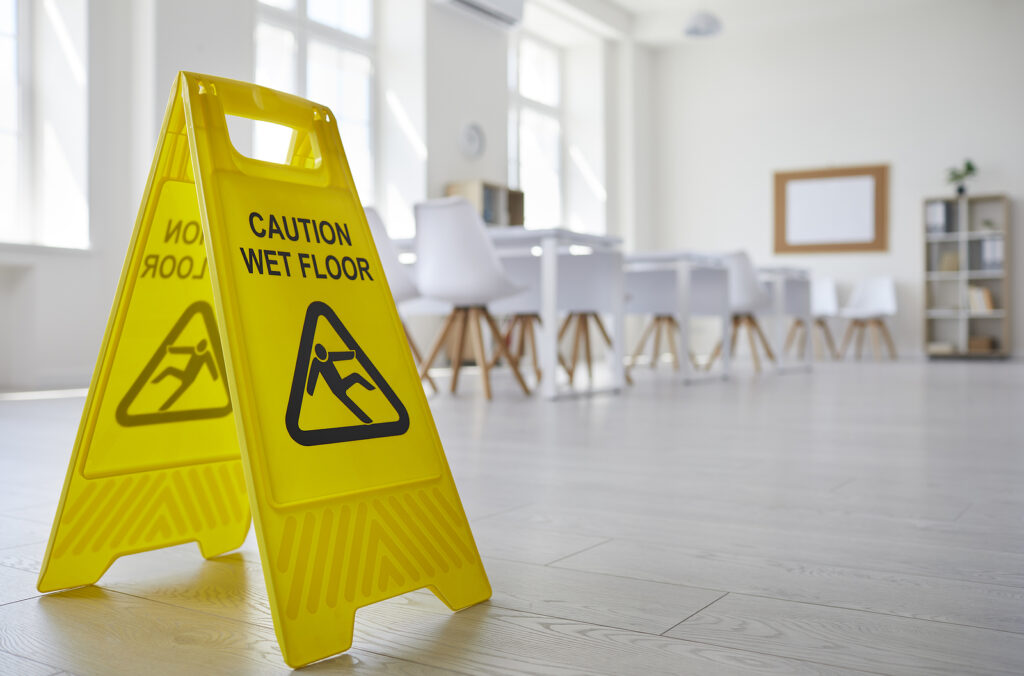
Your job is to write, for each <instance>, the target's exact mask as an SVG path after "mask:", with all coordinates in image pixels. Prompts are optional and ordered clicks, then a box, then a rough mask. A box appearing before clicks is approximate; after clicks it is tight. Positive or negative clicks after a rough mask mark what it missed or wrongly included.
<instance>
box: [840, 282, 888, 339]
mask: <svg viewBox="0 0 1024 676" xmlns="http://www.w3.org/2000/svg"><path fill="white" fill-rule="evenodd" d="M895 314H896V282H895V281H894V280H893V278H892V277H873V278H870V279H863V280H861V281H859V282H857V283H856V284H855V285H854V287H853V291H852V292H851V293H850V299H849V300H848V301H847V302H846V305H844V306H843V309H841V310H840V311H839V316H840V317H845V318H846V319H849V320H850V325H849V327H848V328H847V329H846V336H845V337H844V338H843V346H842V347H841V348H840V349H839V352H840V354H841V355H842V356H844V357H845V356H846V348H847V347H849V345H850V340H851V339H852V338H853V334H854V332H856V333H857V359H860V357H861V352H862V348H863V346H864V333H865V331H866V330H867V329H868V328H872V329H874V332H873V333H872V334H871V338H872V341H871V351H872V352H873V353H874V355H875V358H876V359H877V358H881V356H882V348H881V345H879V339H878V337H879V335H880V336H881V337H882V338H883V339H884V340H885V345H886V347H887V348H888V350H889V358H890V359H896V346H895V345H893V342H892V336H891V335H889V329H887V328H886V326H885V318H886V317H892V316H894V315H895Z"/></svg>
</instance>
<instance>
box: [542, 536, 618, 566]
mask: <svg viewBox="0 0 1024 676" xmlns="http://www.w3.org/2000/svg"><path fill="white" fill-rule="evenodd" d="M614 539H615V538H605V539H604V540H602V541H601V542H595V543H594V544H592V545H590V546H588V547H584V548H583V549H580V550H578V551H575V552H573V553H571V554H566V555H565V556H560V557H558V558H557V559H555V560H554V561H548V562H547V563H545V564H543V565H545V566H554V565H555V564H556V563H558V562H559V561H563V560H565V559H567V558H569V557H570V556H576V555H577V554H582V553H583V552H589V551H590V550H591V549H593V548H594V547H600V546H601V545H606V544H608V543H609V542H611V541H612V540H614Z"/></svg>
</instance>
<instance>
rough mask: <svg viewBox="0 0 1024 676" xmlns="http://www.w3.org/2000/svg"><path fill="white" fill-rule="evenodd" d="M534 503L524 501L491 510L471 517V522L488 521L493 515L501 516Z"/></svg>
mask: <svg viewBox="0 0 1024 676" xmlns="http://www.w3.org/2000/svg"><path fill="white" fill-rule="evenodd" d="M533 504H534V503H532V502H527V503H524V504H522V505H516V506H515V507H509V508H507V509H500V510H498V511H497V512H491V513H490V514H486V515H484V516H476V517H472V518H470V522H471V523H475V522H477V521H486V520H487V519H490V518H491V517H494V516H501V515H502V514H508V513H509V512H514V511H515V510H517V509H522V508H524V507H530V506H531V505H533ZM467 516H468V513H467Z"/></svg>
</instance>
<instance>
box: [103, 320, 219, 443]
mask: <svg viewBox="0 0 1024 676" xmlns="http://www.w3.org/2000/svg"><path fill="white" fill-rule="evenodd" d="M182 357H187V358H188V359H187V360H183V359H182ZM204 372H209V375H208V376H206V377H201V376H203V373H204ZM224 372H225V371H224V356H223V354H222V353H221V346H220V335H219V334H218V333H217V319H216V317H215V316H214V314H213V308H212V307H211V306H210V304H209V303H206V302H204V301H198V302H196V303H193V304H192V305H189V306H188V307H187V308H185V311H184V312H183V313H182V315H181V317H179V318H178V321H176V322H175V323H174V326H173V327H171V330H170V331H168V332H167V336H166V337H164V339H163V341H162V342H161V343H160V345H159V347H157V348H156V350H155V351H154V352H153V356H152V357H150V359H149V361H148V362H147V363H146V365H145V366H144V367H143V368H142V372H141V373H139V375H138V377H136V379H135V382H133V383H132V386H131V388H129V390H128V391H127V392H126V393H125V395H124V397H123V398H122V399H121V402H120V403H119V404H118V406H117V416H116V417H117V422H118V423H119V424H121V425H122V426H124V427H133V426H135V425H152V424H156V423H167V422H180V421H184V420H201V419H204V418H219V417H221V416H225V415H227V414H229V413H231V396H230V395H229V393H228V385H227V382H226V379H225V378H221V375H222V374H223V373H224ZM175 380H177V381H178V383H177V386H175V388H174V390H173V391H172V392H171V393H170V394H169V395H168V394H167V388H168V384H173V383H174V381H175ZM165 381H167V382H165ZM186 394H188V396H185V395H186ZM183 396H185V398H184V399H182V397H183ZM179 400H181V401H179ZM175 404H177V406H176V405H175Z"/></svg>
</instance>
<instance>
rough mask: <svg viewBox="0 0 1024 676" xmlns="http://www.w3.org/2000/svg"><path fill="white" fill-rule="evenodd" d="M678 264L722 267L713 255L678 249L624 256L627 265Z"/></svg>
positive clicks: (719, 259)
mask: <svg viewBox="0 0 1024 676" xmlns="http://www.w3.org/2000/svg"><path fill="white" fill-rule="evenodd" d="M680 262H685V263H693V264H697V265H705V266H708V267H713V268H720V267H723V265H722V260H721V258H719V257H718V256H716V255H715V254H709V253H701V252H699V251H685V250H682V249H679V250H673V251H639V252H634V253H630V254H626V264H627V265H652V264H661V265H666V264H669V263H680Z"/></svg>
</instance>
